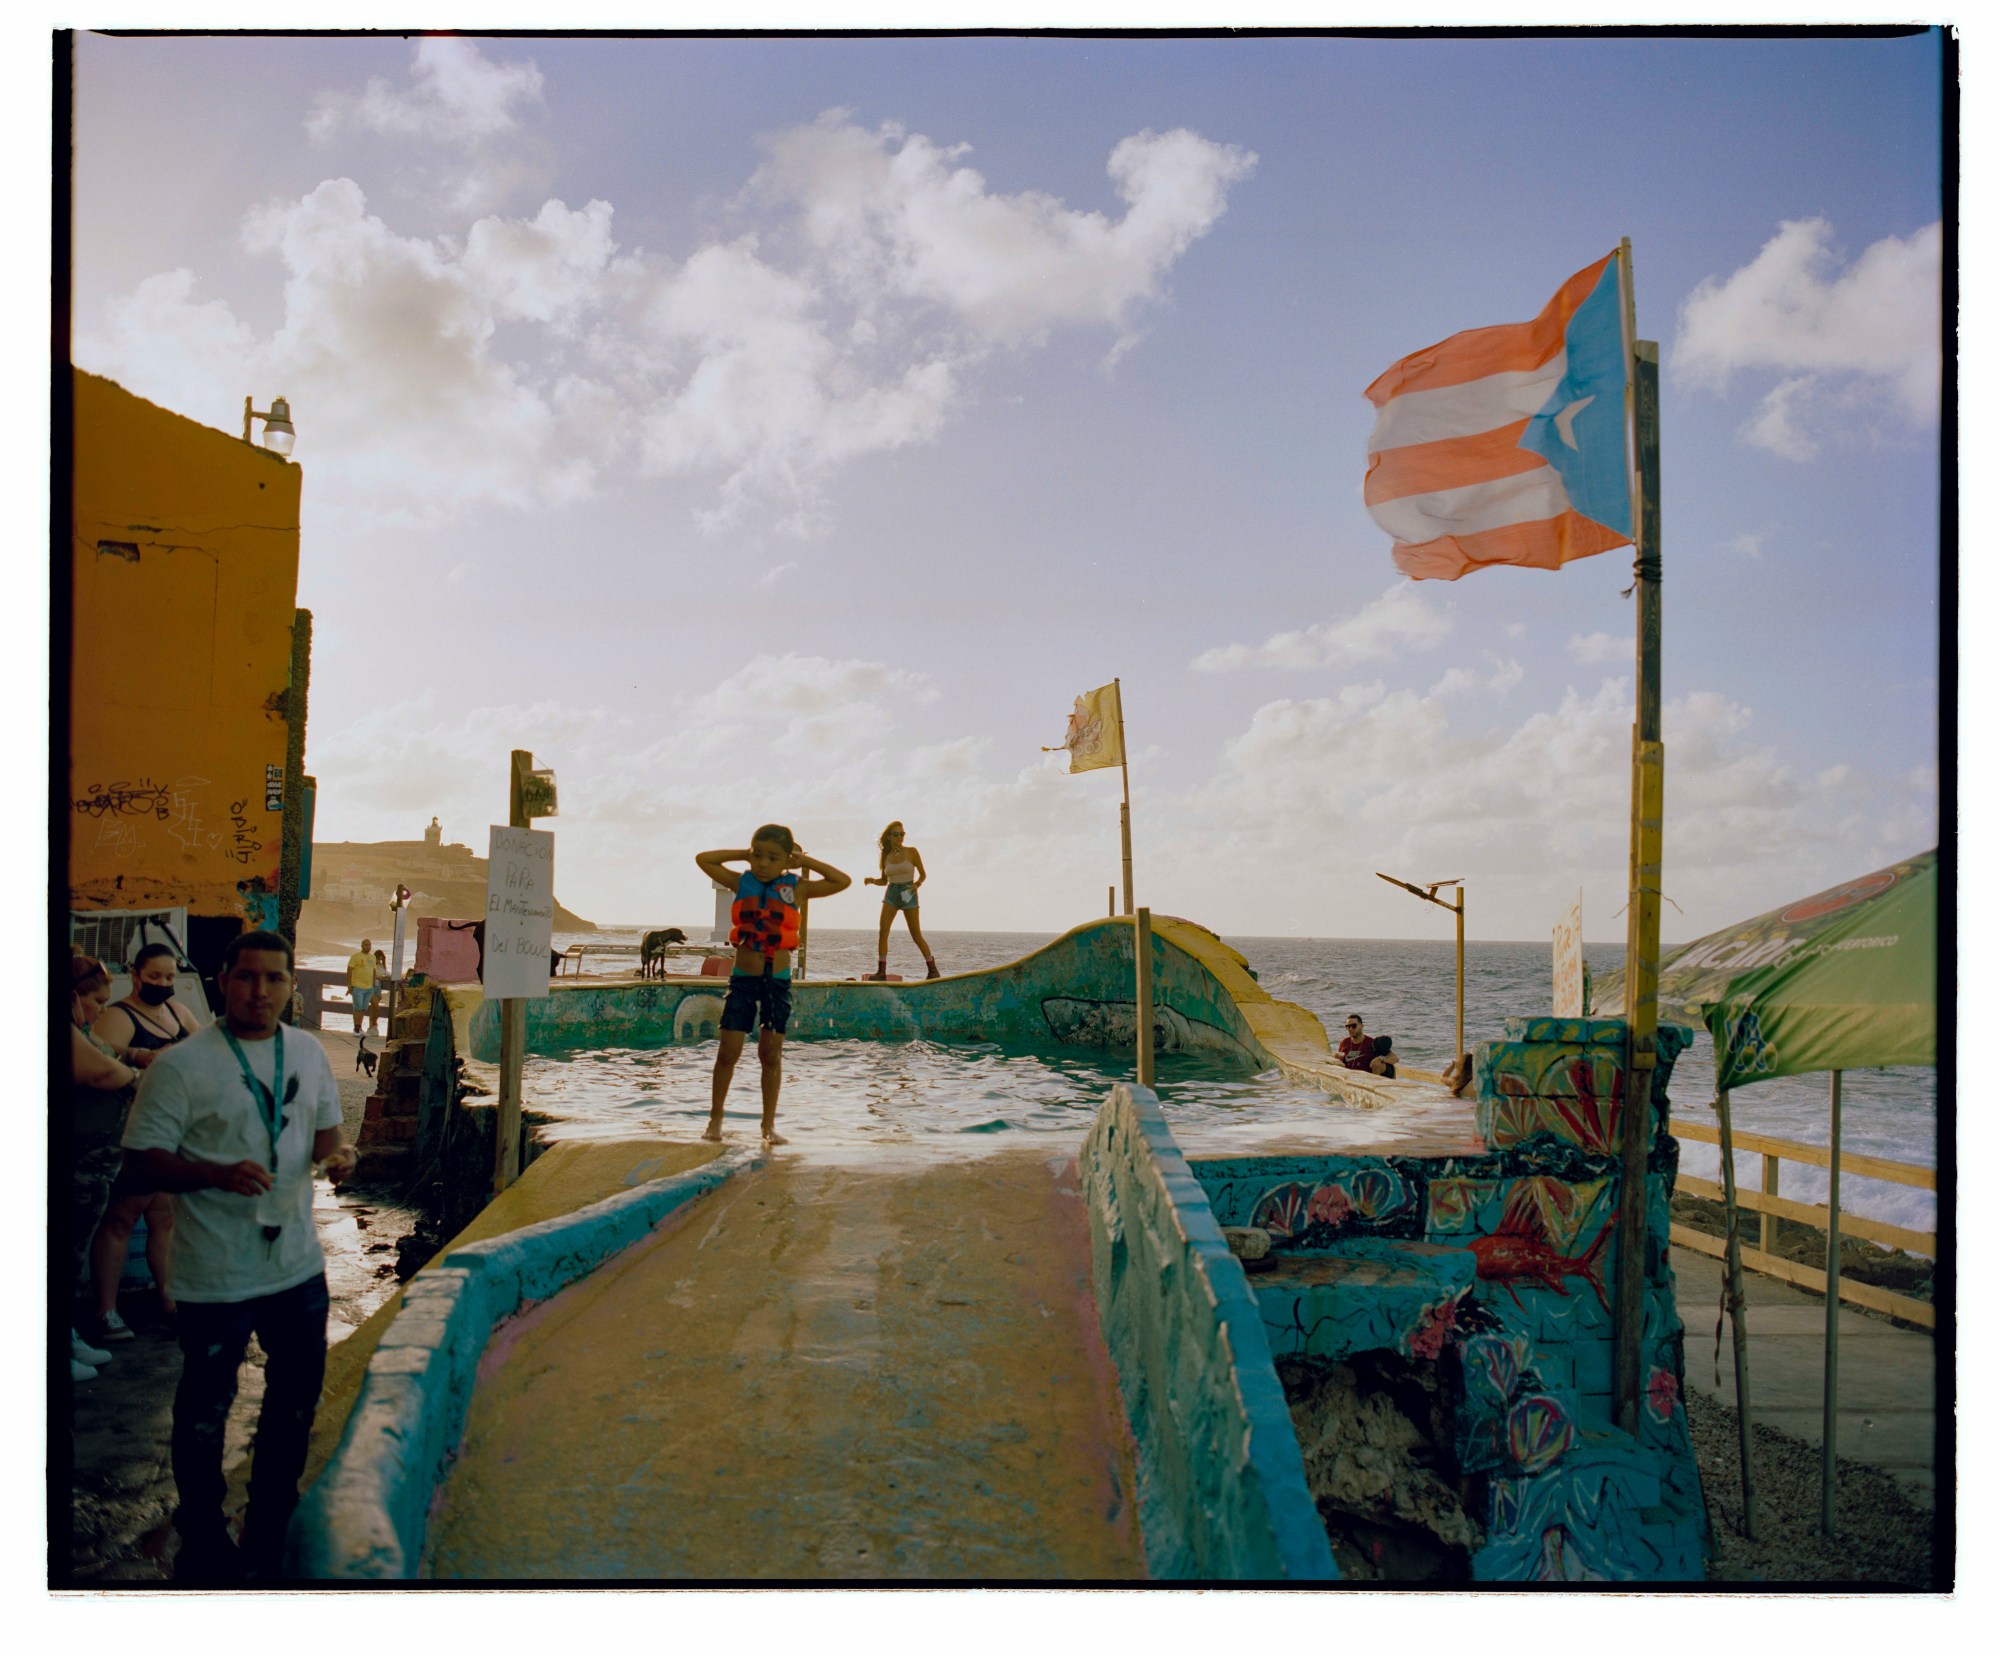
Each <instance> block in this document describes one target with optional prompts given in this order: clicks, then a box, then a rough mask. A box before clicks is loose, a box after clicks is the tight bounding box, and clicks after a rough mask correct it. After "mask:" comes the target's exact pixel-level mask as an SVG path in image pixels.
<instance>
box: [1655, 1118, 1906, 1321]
mask: <svg viewBox="0 0 2000 1656" xmlns="http://www.w3.org/2000/svg"><path fill="white" fill-rule="evenodd" d="M1667 1125H1668V1131H1669V1132H1671V1133H1672V1134H1673V1135H1674V1137H1675V1138H1682V1139H1693V1140H1695V1141H1697V1142H1698V1143H1701V1144H1713V1145H1716V1146H1717V1147H1718V1148H1720V1146H1721V1143H1722V1133H1721V1131H1720V1129H1719V1128H1717V1127H1716V1126H1715V1125H1713V1124H1712V1123H1709V1122H1705V1121H1685V1120H1682V1119H1680V1118H1679V1117H1676V1118H1675V1119H1674V1120H1672V1121H1671V1122H1669V1123H1668V1124H1667ZM1730 1136H1731V1137H1732V1138H1733V1139H1734V1140H1735V1144H1736V1148H1737V1150H1738V1151H1739V1152H1741V1151H1751V1152H1754V1153H1755V1154H1757V1155H1760V1156H1762V1157H1763V1158H1764V1177H1763V1180H1762V1184H1763V1188H1762V1189H1761V1190H1744V1189H1740V1188H1739V1189H1738V1190H1737V1192H1736V1205H1737V1207H1739V1208H1741V1209H1744V1210H1746V1211H1748V1212H1751V1213H1755V1214H1756V1215H1758V1229H1757V1244H1758V1245H1757V1246H1756V1247H1754V1248H1753V1247H1751V1246H1749V1245H1748V1238H1747V1236H1746V1237H1744V1238H1743V1239H1742V1244H1741V1247H1740V1252H1741V1254H1742V1259H1743V1263H1744V1265H1745V1266H1746V1267H1747V1268H1748V1269H1750V1270H1753V1271H1761V1272H1763V1273H1764V1274H1765V1275H1766V1276H1773V1277H1776V1278H1778V1279H1779V1280H1780V1281H1781V1282H1789V1283H1791V1284H1792V1285H1793V1286H1794V1287H1798V1288H1809V1289H1813V1290H1815V1291H1817V1292H1819V1293H1821V1294H1824V1293H1825V1292H1826V1272H1825V1270H1824V1269H1821V1268H1819V1267H1816V1266H1812V1265H1801V1264H1799V1263H1798V1262H1797V1261H1796V1260H1791V1259H1783V1258H1780V1257H1779V1256H1778V1255H1777V1254H1776V1253H1775V1252H1773V1251H1772V1250H1773V1249H1774V1248H1775V1247H1776V1245H1777V1230H1778V1221H1779V1220H1780V1219H1785V1220H1789V1221H1790V1222H1792V1223H1793V1224H1798V1225H1810V1226H1812V1227H1813V1229H1815V1230H1818V1231H1824V1230H1825V1229H1826V1209H1825V1208H1823V1207H1813V1206H1810V1205H1808V1204H1807V1203H1805V1202H1793V1201H1788V1200H1786V1199H1785V1198H1784V1197H1782V1196H1780V1195H1779V1194H1778V1164H1779V1163H1780V1162H1781V1161H1792V1162H1804V1163H1806V1164H1807V1165H1808V1166H1812V1167H1831V1166H1832V1164H1833V1155H1832V1152H1831V1151H1829V1150H1828V1149H1827V1147H1826V1146H1825V1145H1823V1144H1794V1143H1792V1142H1791V1140H1789V1139H1776V1138H1769V1137H1766V1136H1765V1135H1764V1134H1762V1133H1743V1132H1738V1133H1733V1134H1731V1135H1730ZM1840 1171H1841V1173H1843V1174H1849V1173H1851V1174H1854V1175H1856V1176H1857V1177H1859V1178H1864V1179H1882V1180H1885V1181H1887V1182H1888V1183H1890V1184H1900V1185H1909V1186H1911V1187H1912V1188H1914V1189H1917V1190H1936V1189H1937V1171H1936V1169H1935V1168H1929V1167H1918V1166H1916V1165H1914V1164H1913V1163H1910V1162H1899V1161H1888V1160H1885V1159H1884V1158H1882V1157H1880V1156H1858V1155H1854V1154H1852V1153H1850V1152H1848V1151H1842V1152H1841V1156H1840ZM1675 1188H1676V1190H1679V1191H1682V1192H1684V1193H1686V1194H1687V1195H1689V1196H1703V1197H1706V1198H1707V1199H1708V1200H1710V1201H1712V1202H1720V1201H1722V1200H1723V1191H1722V1186H1721V1185H1720V1184H1718V1183H1717V1182H1716V1181H1715V1180H1713V1179H1697V1178H1692V1177H1690V1176H1689V1175H1687V1174H1685V1173H1684V1174H1682V1175H1681V1177H1680V1179H1679V1181H1678V1182H1677V1184H1676V1185H1675ZM1669 1231H1670V1234H1671V1235H1672V1237H1673V1240H1674V1241H1675V1242H1676V1243H1677V1244H1678V1245H1680V1246H1681V1247H1684V1248H1692V1249H1693V1250H1694V1251H1695V1252H1696V1253H1701V1254H1707V1255H1708V1257H1709V1258H1711V1259H1720V1258H1722V1256H1723V1251H1724V1248H1723V1239H1722V1238H1721V1237H1719V1236H1710V1235H1709V1234H1708V1233H1707V1232H1706V1231H1698V1230H1695V1229H1693V1228H1692V1227H1690V1226H1687V1225H1671V1226H1669ZM1840 1233H1841V1235H1842V1236H1858V1237H1861V1238H1863V1239H1864V1240H1866V1241H1870V1242H1880V1243H1883V1244H1884V1245H1886V1246H1888V1247H1891V1248H1902V1249H1904V1250H1905V1251H1907V1252H1909V1253H1918V1254H1922V1255H1924V1256H1925V1257H1926V1258H1928V1259H1936V1258H1937V1233H1936V1232H1935V1231H1919V1230H1910V1229H1907V1228H1906V1227H1904V1226H1902V1225H1892V1224H1889V1223H1888V1222H1886V1221H1885V1220H1881V1219H1864V1218H1862V1217H1861V1216H1860V1215H1859V1214H1857V1213H1849V1212H1848V1211H1847V1210H1846V1204H1845V1203H1842V1204H1841V1215H1840ZM1840 1297H1841V1299H1842V1300H1843V1301H1844V1302H1845V1303H1847V1304H1850V1305H1858V1306H1861V1307H1863V1308H1864V1309H1866V1310H1870V1311H1880V1312H1882V1313H1884V1314H1885V1315H1887V1316H1891V1317H1895V1318H1897V1319H1899V1320H1900V1321H1903V1322H1907V1323H1913V1324H1915V1325H1916V1326H1917V1327H1919V1328H1929V1329H1933V1330H1934V1329H1935V1328H1936V1327H1937V1310H1936V1308H1935V1307H1934V1306H1933V1305H1932V1304H1931V1303H1930V1301H1928V1300H1920V1299H1912V1298H1911V1297H1910V1296H1909V1295H1907V1294H1897V1293H1891V1292H1890V1291H1889V1290H1888V1289H1886V1288H1876V1287H1873V1286H1871V1285H1870V1284H1868V1283H1865V1282H1850V1281H1849V1280H1847V1278H1846V1277H1842V1278H1841V1279H1840Z"/></svg>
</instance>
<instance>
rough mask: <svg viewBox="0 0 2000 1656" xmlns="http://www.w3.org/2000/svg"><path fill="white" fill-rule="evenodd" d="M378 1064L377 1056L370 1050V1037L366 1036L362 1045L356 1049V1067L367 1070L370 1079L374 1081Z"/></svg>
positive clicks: (362, 1038)
mask: <svg viewBox="0 0 2000 1656" xmlns="http://www.w3.org/2000/svg"><path fill="white" fill-rule="evenodd" d="M376 1062H377V1059H376V1055H375V1054H374V1053H372V1052H370V1051H369V1050H368V1037H367V1036H366V1035H364V1036H362V1037H361V1045H360V1046H358V1047H356V1048H355V1049H354V1067H355V1068H356V1069H358V1070H366V1071H367V1072H368V1079H369V1080H371V1081H372V1080H374V1079H375V1065H376Z"/></svg>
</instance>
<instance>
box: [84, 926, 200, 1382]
mask: <svg viewBox="0 0 2000 1656" xmlns="http://www.w3.org/2000/svg"><path fill="white" fill-rule="evenodd" d="M200 1027H201V1025H200V1023H199V1022H198V1021H197V1020H196V1019H195V1017H194V1015H193V1014H192V1013H190V1012H189V1011H188V1009H187V1008H186V1007H184V1006H183V1005H181V1003H180V1002H179V1001H177V1000H175V999H174V951H173V950H172V949H170V948H168V947H167V946H166V944H164V943H148V944H147V945H146V946H145V948H143V949H141V950H140V951H139V954H138V958H137V959H135V960H134V961H133V962H132V992H131V994H129V995H127V996H126V997H125V998H124V999H123V1000H121V1001H115V1002H113V1003H112V1004H111V1005H110V1006H107V1007H106V1008H105V1009H104V1012H103V1014H102V1016H100V1017H99V1018H98V1020H97V1022H96V1023H95V1024H94V1025H92V1026H91V1033H92V1034H93V1035H95V1036H96V1037H97V1038H98V1039H99V1040H100V1041H103V1042H104V1043H105V1044H107V1045H108V1046H112V1047H115V1048H116V1049H117V1052H118V1056H119V1057H120V1058H122V1059H123V1060H124V1061H125V1062H126V1063H127V1064H130V1065H131V1066H132V1067H133V1068H134V1069H144V1068H145V1067H146V1066H147V1065H148V1064H150V1063H151V1062H152V1061H153V1059H154V1058H155V1057H157V1056H158V1055H159V1054H160V1053H161V1052H163V1051H164V1050H165V1049H166V1048H168V1047H170V1046H172V1045H174V1044H175V1043H176V1042H178V1041H184V1040H186V1039H187V1038H188V1036H190V1035H192V1034H193V1033H194V1032H195V1031H196V1030H197V1029H199V1028H200ZM141 1215H144V1216H145V1220H146V1265H147V1267H148V1269H150V1270H151V1271H152V1273H153V1281H154V1283H155V1284H156V1285H157V1286H158V1288H159V1294H160V1315H159V1327H160V1329H161V1331H162V1332H168V1331H171V1329H172V1327H173V1320H174V1311H175V1306H174V1291H173V1285H172V1282H171V1280H170V1278H169V1276H168V1274H167V1273H168V1270H169V1261H170V1260H171V1258H172V1253H173V1234H174V1204H173V1201H172V1199H171V1198H170V1197H168V1196H167V1195H166V1194H165V1193H164V1192H159V1191H150V1190H145V1189H141V1188H137V1187H135V1186H134V1185H133V1184H131V1183H129V1182H128V1181H127V1178H126V1176H125V1175H124V1174H122V1173H121V1174H120V1176H119V1179H118V1182H117V1183H116V1184H114V1185H113V1186H112V1187H111V1195H110V1200H109V1202H108V1204H107V1205H106V1207H105V1210H104V1220H103V1222H102V1223H101V1224H100V1225H99V1226H98V1227H97V1236H96V1239H95V1240H94V1241H93V1242H92V1243H91V1249H90V1275H91V1286H92V1289H93V1290H94V1292H95V1295H96V1299H97V1318H96V1320H95V1321H94V1322H93V1323H91V1324H90V1325H89V1332H90V1334H91V1336H92V1337H93V1338H95V1339H97V1340H99V1341H102V1342H105V1343H110V1342H112V1341H116V1340H129V1339H131V1338H132V1330H131V1329H130V1328H129V1327H127V1326H126V1323H125V1319H124V1318H123V1317H121V1316H120V1315H119V1314H118V1284H119V1281H120V1279H121V1278H122V1277H123V1276H124V1274H125V1253H126V1249H127V1248H128V1247H129V1246H130V1244H131V1241H132V1227H133V1226H134V1225H136V1224H137V1223H138V1222H139V1218H140V1216H141Z"/></svg>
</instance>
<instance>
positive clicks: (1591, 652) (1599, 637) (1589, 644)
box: [1569, 632, 1633, 667]
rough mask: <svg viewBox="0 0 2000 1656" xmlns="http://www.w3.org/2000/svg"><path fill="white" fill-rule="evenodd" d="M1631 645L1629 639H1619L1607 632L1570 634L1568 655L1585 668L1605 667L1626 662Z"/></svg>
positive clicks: (1630, 651) (1630, 653)
mask: <svg viewBox="0 0 2000 1656" xmlns="http://www.w3.org/2000/svg"><path fill="white" fill-rule="evenodd" d="M1632 650H1633V644H1632V640H1631V639H1630V638H1619V637H1616V636H1615V635H1613V634H1611V633H1607V632H1594V633H1571V634H1570V638H1569V653H1570V654H1571V655H1573V656H1574V657H1576V659H1577V660H1578V661H1580V662H1582V663H1583V664H1584V665H1585V666H1586V667H1605V666H1609V665H1610V664H1611V663H1613V662H1618V661H1627V660H1629V659H1630V658H1631V656H1632Z"/></svg>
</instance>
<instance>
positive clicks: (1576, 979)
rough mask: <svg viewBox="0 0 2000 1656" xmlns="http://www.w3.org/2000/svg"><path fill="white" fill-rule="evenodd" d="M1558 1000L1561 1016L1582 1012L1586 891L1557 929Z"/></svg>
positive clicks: (1558, 1009)
mask: <svg viewBox="0 0 2000 1656" xmlns="http://www.w3.org/2000/svg"><path fill="white" fill-rule="evenodd" d="M1555 945H1556V1004H1555V1015H1556V1016H1557V1017H1558V1018H1580V1017H1582V1016H1583V893H1582V892H1578V893H1577V897H1576V901H1575V902H1574V903H1573V904H1571V905H1570V911H1569V913H1567V914H1565V915H1564V916H1563V917H1562V923H1561V924H1560V925H1558V926H1557V927H1556V930H1555Z"/></svg>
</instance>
